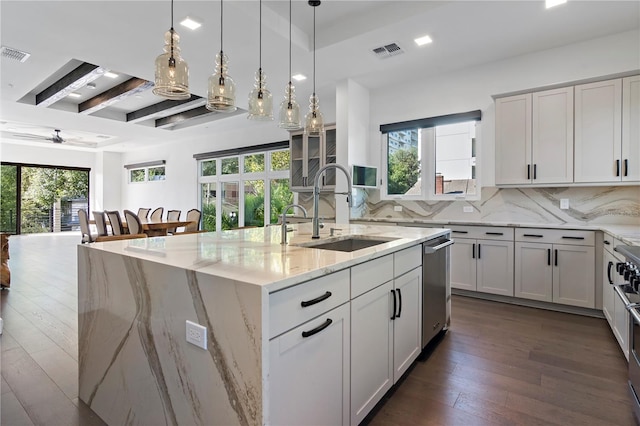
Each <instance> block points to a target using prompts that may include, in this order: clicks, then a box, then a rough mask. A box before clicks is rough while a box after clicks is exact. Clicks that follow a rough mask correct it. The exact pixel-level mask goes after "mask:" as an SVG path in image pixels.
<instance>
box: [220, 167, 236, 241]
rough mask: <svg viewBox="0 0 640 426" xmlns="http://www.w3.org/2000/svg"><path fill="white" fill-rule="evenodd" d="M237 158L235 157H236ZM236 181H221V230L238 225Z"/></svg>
mask: <svg viewBox="0 0 640 426" xmlns="http://www.w3.org/2000/svg"><path fill="white" fill-rule="evenodd" d="M236 160H237V158H236ZM239 187H240V184H239V183H238V182H223V183H222V230H223V231H224V230H225V229H233V228H237V227H238V205H239V200H240V198H239V197H240V194H239V193H238V188H239Z"/></svg>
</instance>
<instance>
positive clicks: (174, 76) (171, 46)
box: [153, 0, 191, 100]
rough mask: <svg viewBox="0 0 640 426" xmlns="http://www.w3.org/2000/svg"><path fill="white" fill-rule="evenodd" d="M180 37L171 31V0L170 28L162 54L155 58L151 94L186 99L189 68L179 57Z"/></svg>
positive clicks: (187, 95) (165, 36)
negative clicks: (153, 83)
mask: <svg viewBox="0 0 640 426" xmlns="http://www.w3.org/2000/svg"><path fill="white" fill-rule="evenodd" d="M179 43H180V36H179V35H178V33H177V32H176V31H175V30H174V29H173V0H171V28H170V29H169V31H167V32H166V33H165V35H164V53H163V54H161V55H160V56H158V57H157V58H156V82H155V86H154V88H153V93H154V94H155V95H158V96H162V97H164V98H167V99H173V100H180V99H188V98H189V97H190V96H191V94H190V93H189V66H188V65H187V63H186V62H185V61H184V59H182V58H181V57H180V47H179V45H178V44H179Z"/></svg>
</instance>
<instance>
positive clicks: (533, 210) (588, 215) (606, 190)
mask: <svg viewBox="0 0 640 426" xmlns="http://www.w3.org/2000/svg"><path fill="white" fill-rule="evenodd" d="M355 192H356V194H355V197H354V206H353V208H352V211H351V219H353V220H356V219H383V218H384V219H398V220H402V219H412V220H415V219H424V220H431V221H443V222H446V221H465V222H466V221H468V222H504V223H523V224H524V223H527V224H537V223H540V224H573V225H592V224H620V225H638V226H640V186H598V187H562V188H495V187H483V188H482V197H481V199H480V200H477V201H467V200H460V201H398V200H379V197H378V194H379V193H378V191H374V190H363V189H356V190H355ZM563 198H566V199H568V200H569V209H566V210H563V209H560V200H561V199H563ZM299 201H300V202H301V204H303V205H304V206H305V207H309V208H310V209H311V208H313V200H312V197H308V196H305V197H301V198H300V200H299ZM334 206H335V202H334V197H332V196H329V195H326V194H323V195H322V196H321V203H320V212H321V214H322V213H323V211H324V212H326V213H325V215H326V217H331V216H332V213H333V211H332V210H333V208H334ZM396 206H401V207H402V211H396V210H395V207H396ZM465 206H471V207H472V208H473V211H472V212H471V213H466V212H464V211H463V207H465Z"/></svg>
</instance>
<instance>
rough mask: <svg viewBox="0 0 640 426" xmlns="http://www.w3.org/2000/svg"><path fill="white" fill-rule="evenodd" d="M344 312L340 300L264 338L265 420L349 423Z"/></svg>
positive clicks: (347, 313) (346, 315) (347, 339)
mask: <svg viewBox="0 0 640 426" xmlns="http://www.w3.org/2000/svg"><path fill="white" fill-rule="evenodd" d="M349 317H350V310H349V304H348V303H345V304H343V305H341V306H339V307H337V308H335V309H333V310H331V311H329V312H326V313H324V314H322V315H320V316H319V317H318V318H316V319H313V320H311V321H309V322H307V323H305V324H302V325H300V326H298V327H297V328H294V329H293V330H291V331H288V332H286V333H284V334H282V335H280V336H278V337H276V338H274V339H272V340H271V341H270V342H269V357H270V361H269V362H270V373H269V376H270V382H269V411H270V423H271V424H274V425H283V424H291V425H318V424H324V425H348V424H349V388H350V387H349V380H350V356H349V348H350V336H351V330H350V321H349Z"/></svg>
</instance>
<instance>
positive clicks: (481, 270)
mask: <svg viewBox="0 0 640 426" xmlns="http://www.w3.org/2000/svg"><path fill="white" fill-rule="evenodd" d="M477 242H478V246H477V247H478V250H477V259H478V260H477V265H478V270H477V281H478V286H477V290H478V291H482V292H484V293H493V294H502V295H504V296H513V242H511V241H492V240H477Z"/></svg>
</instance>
